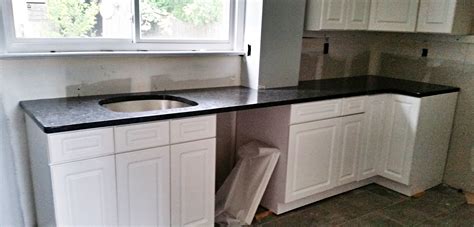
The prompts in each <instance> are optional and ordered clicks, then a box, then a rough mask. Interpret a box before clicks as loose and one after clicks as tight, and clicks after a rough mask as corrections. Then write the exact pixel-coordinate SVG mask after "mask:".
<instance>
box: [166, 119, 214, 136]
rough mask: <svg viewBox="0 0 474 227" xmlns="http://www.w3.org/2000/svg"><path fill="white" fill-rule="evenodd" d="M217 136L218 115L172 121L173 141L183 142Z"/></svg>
mask: <svg viewBox="0 0 474 227" xmlns="http://www.w3.org/2000/svg"><path fill="white" fill-rule="evenodd" d="M215 136H216V115H211V116H204V117H193V118H186V119H179V120H172V121H171V143H182V142H187V141H193V140H199V139H206V138H211V137H215Z"/></svg>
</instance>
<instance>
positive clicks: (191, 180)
mask: <svg viewBox="0 0 474 227" xmlns="http://www.w3.org/2000/svg"><path fill="white" fill-rule="evenodd" d="M215 152H216V139H215V138H213V139H207V140H199V141H195V142H189V143H183V144H178V145H172V146H171V225H172V226H197V225H199V226H214V192H215V188H214V179H215V165H216V163H215Z"/></svg>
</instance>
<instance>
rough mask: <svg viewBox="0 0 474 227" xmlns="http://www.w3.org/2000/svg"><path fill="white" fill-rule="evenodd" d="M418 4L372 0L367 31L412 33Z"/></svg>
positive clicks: (413, 0)
mask: <svg viewBox="0 0 474 227" xmlns="http://www.w3.org/2000/svg"><path fill="white" fill-rule="evenodd" d="M428 1H432V0H428ZM418 4H419V0H390V1H387V0H372V5H371V14H370V23H369V30H374V31H399V32H414V31H415V28H416V19H417V15H418Z"/></svg>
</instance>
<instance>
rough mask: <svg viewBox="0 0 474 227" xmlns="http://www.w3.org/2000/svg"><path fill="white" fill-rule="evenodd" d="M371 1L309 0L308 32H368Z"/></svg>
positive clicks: (307, 12) (307, 11) (307, 14)
mask: <svg viewBox="0 0 474 227" xmlns="http://www.w3.org/2000/svg"><path fill="white" fill-rule="evenodd" d="M369 13H370V0H309V1H308V5H307V10H306V22H305V29H306V30H367V27H368V24H369V17H370V15H369Z"/></svg>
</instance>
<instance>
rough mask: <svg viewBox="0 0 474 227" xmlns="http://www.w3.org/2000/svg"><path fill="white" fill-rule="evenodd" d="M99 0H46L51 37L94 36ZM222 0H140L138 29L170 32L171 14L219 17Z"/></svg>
mask: <svg viewBox="0 0 474 227" xmlns="http://www.w3.org/2000/svg"><path fill="white" fill-rule="evenodd" d="M99 4H100V3H99V0H48V18H49V20H50V21H51V22H52V25H53V26H54V29H53V30H54V32H51V33H52V34H49V35H51V36H53V37H85V36H88V37H94V36H96V34H95V33H96V31H94V27H95V26H96V24H97V15H98V14H99ZM222 7H223V4H222V0H142V1H141V5H140V10H141V20H142V24H141V26H142V31H143V32H152V31H153V30H157V29H158V30H160V31H161V32H164V33H170V32H171V30H170V27H171V21H170V19H171V17H173V18H176V19H178V20H180V21H183V22H185V23H192V24H194V25H196V26H205V25H208V24H212V23H215V22H218V21H219V18H220V17H221V13H222Z"/></svg>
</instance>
